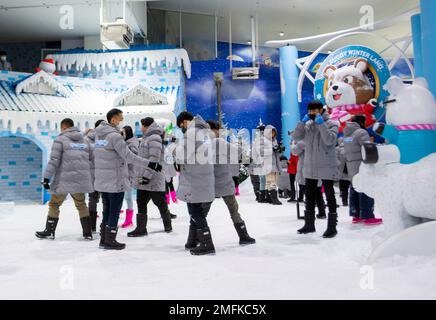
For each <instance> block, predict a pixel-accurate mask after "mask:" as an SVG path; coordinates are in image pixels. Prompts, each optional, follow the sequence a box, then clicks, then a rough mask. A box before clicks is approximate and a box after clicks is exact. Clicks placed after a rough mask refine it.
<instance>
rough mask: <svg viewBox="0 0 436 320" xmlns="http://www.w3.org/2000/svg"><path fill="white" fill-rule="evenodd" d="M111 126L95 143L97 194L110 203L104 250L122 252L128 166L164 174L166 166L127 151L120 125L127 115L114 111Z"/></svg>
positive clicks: (103, 228)
mask: <svg viewBox="0 0 436 320" xmlns="http://www.w3.org/2000/svg"><path fill="white" fill-rule="evenodd" d="M106 118H107V122H106V121H103V122H102V123H101V124H100V125H99V126H98V127H97V128H96V129H95V131H96V140H95V150H94V156H95V182H94V187H95V190H97V191H100V192H101V193H102V197H103V199H104V201H106V206H105V208H104V209H105V210H104V212H103V221H102V224H101V225H100V234H101V238H100V247H101V248H104V249H110V250H122V249H124V248H125V244H122V243H118V242H117V241H116V235H117V232H118V228H117V226H118V219H119V214H120V210H121V207H122V204H123V200H124V192H125V191H126V190H130V188H131V185H130V181H129V171H128V167H127V164H128V163H130V164H133V165H135V166H140V167H144V168H147V167H150V168H152V169H153V170H155V171H161V170H162V166H161V165H160V164H159V163H157V162H152V161H149V160H148V159H145V158H141V157H139V156H137V155H135V154H134V153H133V152H132V151H130V150H129V148H128V147H127V143H126V141H125V140H124V137H123V136H122V135H121V131H120V130H119V129H118V126H119V124H120V123H121V122H122V121H123V112H122V111H121V110H119V109H112V110H110V111H109V112H108V113H107V115H106Z"/></svg>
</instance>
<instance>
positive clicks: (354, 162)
mask: <svg viewBox="0 0 436 320" xmlns="http://www.w3.org/2000/svg"><path fill="white" fill-rule="evenodd" d="M365 142H370V137H369V133H368V131H366V130H364V129H362V128H361V127H360V126H359V124H357V123H355V122H347V125H346V127H345V128H344V153H345V158H346V160H347V169H348V176H349V177H350V180H352V179H353V177H354V176H355V175H356V174H358V173H359V167H360V164H361V163H362V152H361V150H362V145H363V144H364V143H365Z"/></svg>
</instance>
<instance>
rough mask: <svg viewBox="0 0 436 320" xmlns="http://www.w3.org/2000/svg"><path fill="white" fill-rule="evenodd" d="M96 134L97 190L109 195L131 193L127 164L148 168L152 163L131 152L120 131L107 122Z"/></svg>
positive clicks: (95, 183)
mask: <svg viewBox="0 0 436 320" xmlns="http://www.w3.org/2000/svg"><path fill="white" fill-rule="evenodd" d="M95 132H96V138H95V149H94V157H95V182H94V187H95V190H96V191H99V192H109V193H118V192H124V191H129V190H130V189H131V185H130V181H129V171H128V167H127V164H128V163H131V164H133V165H135V166H140V167H148V164H149V162H150V161H149V160H148V159H144V158H141V157H138V156H137V155H135V154H134V153H133V152H132V151H130V149H129V148H128V147H127V143H126V141H124V138H123V136H122V135H121V133H120V131H119V130H118V129H117V128H115V127H114V126H112V125H110V124H109V123H107V122H106V121H103V122H102V123H101V124H100V125H99V126H98V127H97V128H96V129H95Z"/></svg>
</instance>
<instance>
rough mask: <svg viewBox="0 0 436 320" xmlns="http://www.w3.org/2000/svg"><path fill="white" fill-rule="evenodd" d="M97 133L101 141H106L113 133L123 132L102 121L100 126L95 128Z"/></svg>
mask: <svg viewBox="0 0 436 320" xmlns="http://www.w3.org/2000/svg"><path fill="white" fill-rule="evenodd" d="M95 133H96V135H97V136H98V137H99V138H100V139H105V138H106V137H107V136H108V135H109V134H111V133H118V134H121V132H120V131H119V130H118V129H117V128H115V127H114V126H112V125H110V124H109V123H107V122H106V121H102V122H101V123H100V125H99V126H98V127H97V128H95Z"/></svg>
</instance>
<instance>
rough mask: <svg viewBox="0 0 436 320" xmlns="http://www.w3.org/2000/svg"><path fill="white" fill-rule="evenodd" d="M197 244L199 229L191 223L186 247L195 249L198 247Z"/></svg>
mask: <svg viewBox="0 0 436 320" xmlns="http://www.w3.org/2000/svg"><path fill="white" fill-rule="evenodd" d="M197 245H198V237H197V229H196V228H195V226H194V225H192V224H190V225H189V233H188V240H187V241H186V244H185V249H186V250H191V249H194V248H195V247H197Z"/></svg>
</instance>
